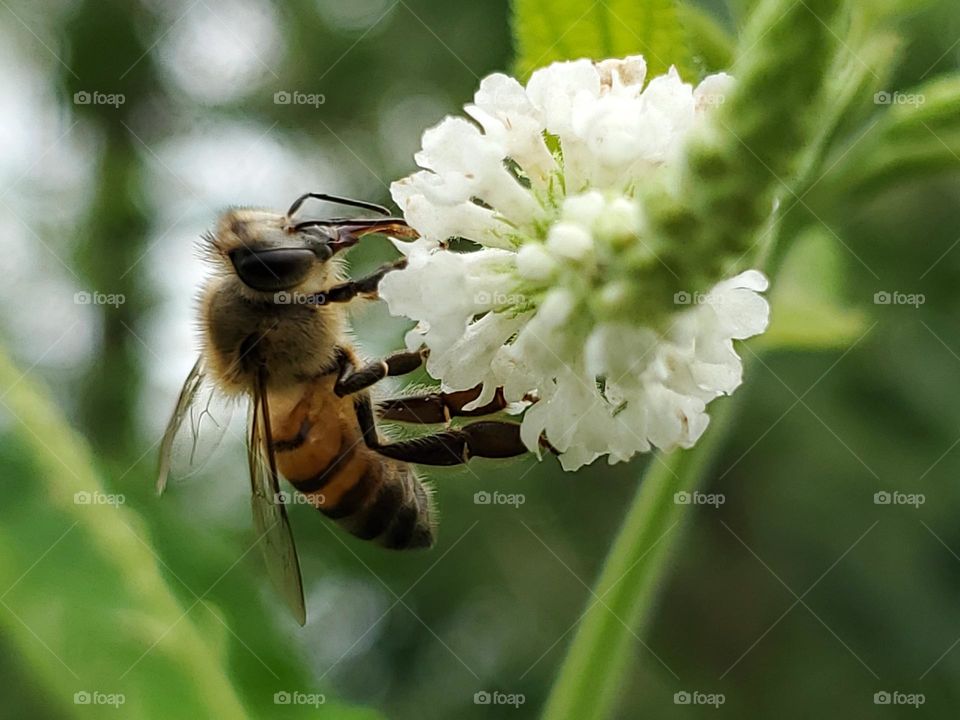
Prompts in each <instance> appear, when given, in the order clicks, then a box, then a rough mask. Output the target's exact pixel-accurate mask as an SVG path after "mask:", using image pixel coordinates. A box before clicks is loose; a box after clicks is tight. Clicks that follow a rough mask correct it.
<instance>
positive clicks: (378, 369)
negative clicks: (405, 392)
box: [333, 348, 427, 397]
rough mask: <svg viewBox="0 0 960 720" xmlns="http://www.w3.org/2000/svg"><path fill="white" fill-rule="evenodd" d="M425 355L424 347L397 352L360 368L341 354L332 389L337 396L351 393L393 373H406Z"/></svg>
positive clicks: (421, 362)
mask: <svg viewBox="0 0 960 720" xmlns="http://www.w3.org/2000/svg"><path fill="white" fill-rule="evenodd" d="M426 356H427V350H426V348H421V349H420V350H416V351H414V352H398V353H394V354H393V355H388V356H387V357H385V358H384V359H383V360H378V361H376V362H372V363H368V364H367V365H364V366H363V367H362V368H359V369H354V367H353V364H352V363H350V361H349V359H348V358H347V357H346V355H341V358H342V360H341V362H342V364H341V367H340V376H339V377H338V378H337V382H336V384H335V385H334V386H333V391H334V392H335V393H336V394H337V397H343V396H344V395H353V393H356V392H360V391H361V390H365V389H366V388H368V387H370V386H371V385H374V384H376V383H378V382H380V381H381V380H382V379H383V378H385V377H387V376H388V375H389V376H394V375H406V374H407V373H411V372H413V371H414V370H416V369H417V368H418V367H420V366H421V365H423V360H424V358H425V357H426Z"/></svg>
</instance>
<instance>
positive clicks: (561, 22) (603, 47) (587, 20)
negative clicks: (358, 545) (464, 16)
mask: <svg viewBox="0 0 960 720" xmlns="http://www.w3.org/2000/svg"><path fill="white" fill-rule="evenodd" d="M513 32H514V35H515V37H516V48H517V59H516V67H515V74H516V75H517V77H520V78H522V79H525V78H527V77H529V76H530V73H532V72H533V71H534V70H536V69H537V68H539V67H543V66H544V65H548V64H550V63H552V62H555V61H558V60H576V59H578V58H584V57H585V58H591V59H593V60H602V59H604V58H615V57H624V56H626V55H637V54H640V55H643V56H644V57H645V58H646V60H647V64H648V67H649V70H650V73H651V74H653V75H657V74H660V73H663V72H665V71H666V70H667V69H669V67H670V66H671V65H676V66H677V69H678V70H679V71H680V73H681V75H684V76H685V77H690V76H691V74H692V71H691V62H690V52H689V50H688V48H687V45H686V36H685V32H684V29H683V27H682V25H681V23H680V19H679V16H678V10H677V3H676V2H675V0H600V2H597V3H594V4H590V3H583V2H580V0H513Z"/></svg>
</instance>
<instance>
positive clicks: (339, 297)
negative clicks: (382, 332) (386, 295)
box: [310, 258, 407, 305]
mask: <svg viewBox="0 0 960 720" xmlns="http://www.w3.org/2000/svg"><path fill="white" fill-rule="evenodd" d="M406 266H407V259H406V258H400V259H399V260H396V261H394V262H392V263H387V264H386V265H383V266H381V267H380V268H378V269H377V270H375V271H374V272H372V273H370V274H369V275H367V276H366V277H362V278H360V279H359V280H350V281H349V282H345V283H341V284H339V285H334V286H333V287H332V288H330V289H329V290H325V291H323V292H318V293H313V294H312V295H311V296H310V302H311V303H313V304H317V305H326V304H328V303H342V302H350V301H351V300H353V299H354V298H355V297H357V296H358V295H375V294H376V292H377V287H378V286H379V285H380V281H381V280H383V276H384V275H386V274H387V273H388V272H390V271H392V270H401V269H403V268H405V267H406Z"/></svg>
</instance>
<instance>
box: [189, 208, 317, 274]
mask: <svg viewBox="0 0 960 720" xmlns="http://www.w3.org/2000/svg"><path fill="white" fill-rule="evenodd" d="M208 239H209V241H210V245H211V247H212V249H213V255H214V259H215V261H217V262H218V263H219V264H220V265H221V266H222V267H224V269H226V270H229V271H232V272H233V274H235V275H236V277H237V278H239V279H240V281H241V282H242V283H243V284H244V285H245V286H246V287H247V288H249V289H250V290H254V291H257V292H268V293H276V292H280V291H283V290H291V289H293V288H296V287H297V286H299V285H301V284H303V283H305V282H308V281H311V280H318V281H319V280H323V279H325V278H326V276H327V274H328V270H329V268H327V267H326V265H327V261H328V260H330V258H332V257H333V254H334V251H333V250H332V249H331V247H330V243H331V238H330V237H329V236H328V235H327V234H326V233H325V232H324V229H323V228H315V227H311V228H297V227H295V226H293V225H291V224H290V222H289V221H288V219H287V218H286V217H285V216H283V215H277V214H275V213H270V212H264V211H259V210H230V211H228V212H226V213H224V215H223V216H222V217H221V218H220V222H219V223H218V226H217V230H216V232H215V233H213V234H212V235H211V236H209V238H208Z"/></svg>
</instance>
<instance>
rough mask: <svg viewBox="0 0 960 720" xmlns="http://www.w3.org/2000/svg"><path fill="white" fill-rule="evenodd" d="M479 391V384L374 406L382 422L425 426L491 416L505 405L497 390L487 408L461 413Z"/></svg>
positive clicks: (501, 395)
mask: <svg viewBox="0 0 960 720" xmlns="http://www.w3.org/2000/svg"><path fill="white" fill-rule="evenodd" d="M482 388H483V386H482V385H477V386H476V387H474V388H471V389H469V390H458V391H456V392H432V393H425V394H423V395H410V396H407V397H399V398H390V399H389V400H383V401H381V402H379V403H378V404H377V415H378V416H379V417H380V418H381V419H382V420H393V421H395V422H406V423H418V424H421V425H424V424H432V423H449V422H450V419H451V418H455V417H477V416H480V415H492V414H493V413H495V412H499V411H500V410H503V409H504V408H505V407H506V406H507V401H506V398H504V396H503V390H502V389H501V388H497V391H496V393H494V396H493V399H492V400H491V401H490V402H488V403H487V404H486V405H482V406H480V407H477V408H473V409H472V410H464V406H465V405H469V404H470V403H472V402H473V401H474V400H476V399H477V398H478V397H480V392H481V390H482Z"/></svg>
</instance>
